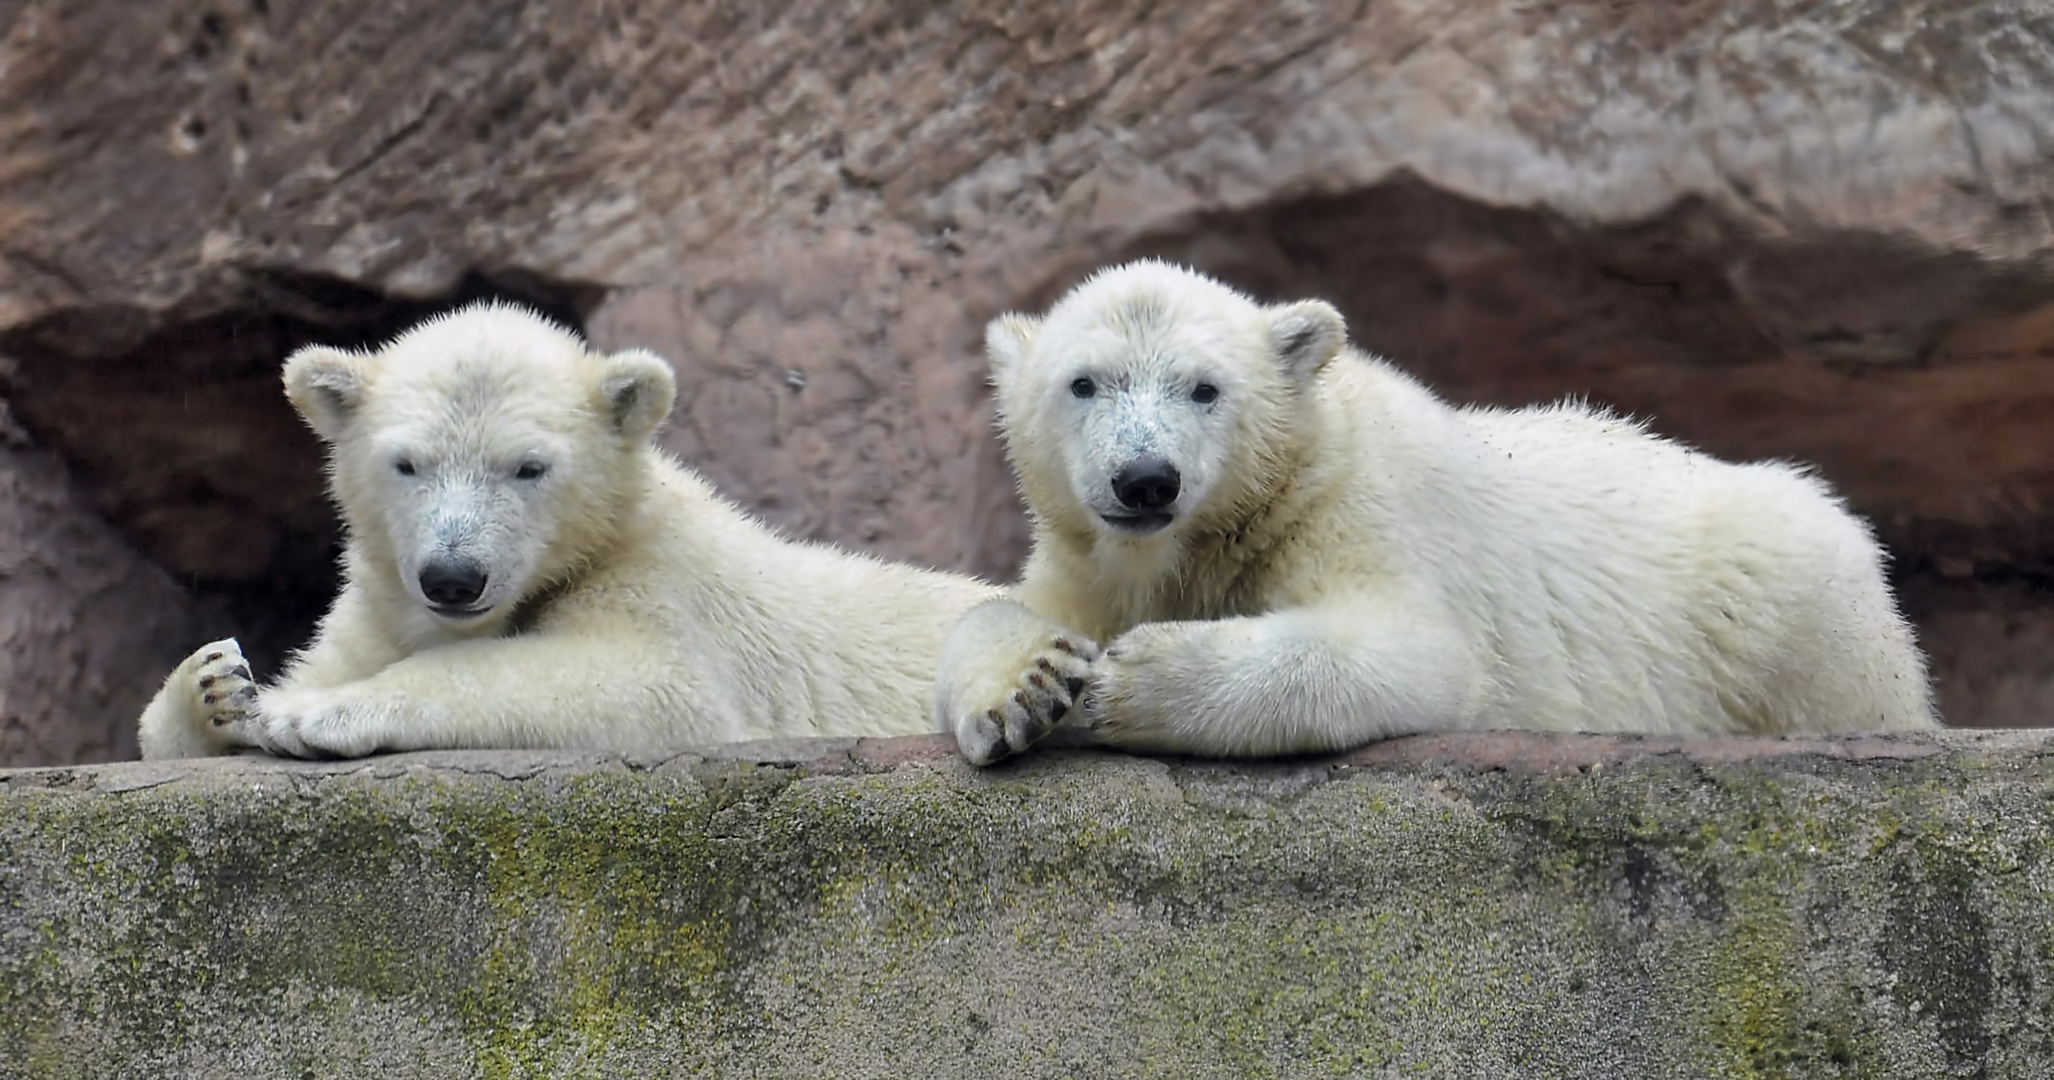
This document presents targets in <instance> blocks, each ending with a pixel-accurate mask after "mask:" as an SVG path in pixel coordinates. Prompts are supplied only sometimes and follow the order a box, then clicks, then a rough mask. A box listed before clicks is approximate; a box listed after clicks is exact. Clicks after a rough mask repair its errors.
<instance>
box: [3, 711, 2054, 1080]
mask: <svg viewBox="0 0 2054 1080" xmlns="http://www.w3.org/2000/svg"><path fill="white" fill-rule="evenodd" d="M695 1073H702V1074H706V1075H737V1076H739V1075H747V1076H766V1077H823V1076H852V1077H853V1076H864V1077H926V1076H993V1077H999V1076H1003V1077H1043V1076H1047V1077H1059V1076H1060V1077H1095V1076H1165V1077H1179V1078H1184V1077H1194V1078H1195V1077H1228V1076H1235V1077H1238V1076H1287V1075H1288V1076H1312V1075H1338V1076H1349V1075H1354V1076H1384V1075H1391V1076H1398V1075H1403V1076H1447V1077H1481V1076H1489V1077H1512V1076H1521V1077H1524V1076H1591V1077H1620V1078H1625V1077H1635V1078H1638V1077H1712V1076H1786V1075H1787V1076H1807V1077H1811V1076H1847V1077H1857V1076H1859V1077H1907V1078H1910V1077H1917V1078H1922V1080H1923V1078H1929V1077H1937V1076H1982V1077H2045V1076H2048V1075H2054V734H2050V733H2047V732H2018V733H2003V734H1996V733H1989V734H1976V733H1964V732H1955V733H1947V734H1944V735H1940V736H1936V737H1933V738H1926V739H1876V738H1868V739H1851V740H1832V741H1807V742H1780V741H1770V740H1730V741H1709V742H1695V743H1693V742H1684V741H1677V740H1659V741H1658V740H1633V739H1615V738H1596V737H1550V736H1539V735H1515V734H1491V735H1476V736H1459V737H1458V736H1445V737H1429V738H1416V739H1405V740H1399V741H1395V742H1391V743H1387V744H1383V745H1379V746H1374V747H1370V748H1368V749H1366V750H1363V751H1361V752H1358V753H1355V754H1352V755H1347V756H1343V757H1338V758H1333V759H1320V760H1313V761H1295V762H1288V763H1277V764H1262V765H1226V764H1219V763H1210V762H1195V761H1170V760H1151V759H1144V758H1133V757H1122V756H1117V755H1110V754H1099V753H1090V752H1081V751H1076V752H1059V753H1051V754H1048V755H1045V756H1042V757H1039V758H1033V759H1030V760H1028V761H1026V762H1023V763H1020V764H1016V765H1010V766H1007V767H1003V768H999V769H994V770H989V771H985V772H977V771H973V770H971V769H968V768H966V767H964V766H963V765H961V764H960V763H958V762H957V761H956V760H955V759H954V757H953V754H952V748H951V746H950V744H949V743H948V742H947V740H945V739H899V740H889V741H882V742H860V743H859V742H852V741H846V740H844V741H821V742H806V743H791V744H753V745H750V746H744V747H728V748H722V749H720V750H717V751H712V752H709V753H704V754H692V755H680V756H678V757H674V758H669V759H663V760H650V761H624V760H620V759H611V758H609V759H597V758H589V757H579V756H575V755H562V754H526V753H523V754H510V753H471V754H453V753H442V754H411V755H401V756H395V757H388V758H378V759H373V760H370V761H363V762H348V763H332V764H301V763H289V762H277V761H270V760H264V759H254V758H245V759H225V760H217V761H206V762H190V763H178V764H175V765H168V766H167V765H150V764H140V763H130V764H120V765H108V766H97V767H88V768H64V769H26V770H14V771H4V772H0V1075H5V1076H29V1077H101V1076H105V1077H131V1076H163V1077H181V1076H192V1077H245V1076H289V1077H301V1076H398V1077H409V1076H486V1077H498V1076H530V1075H533V1076H540V1075H553V1076H582V1075H590V1076H643V1075H670V1074H678V1075H691V1074H695Z"/></svg>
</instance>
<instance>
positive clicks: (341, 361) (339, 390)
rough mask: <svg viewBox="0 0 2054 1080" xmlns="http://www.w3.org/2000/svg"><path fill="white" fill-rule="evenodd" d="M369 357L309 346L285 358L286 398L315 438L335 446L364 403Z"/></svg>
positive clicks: (319, 346)
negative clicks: (343, 429) (350, 418)
mask: <svg viewBox="0 0 2054 1080" xmlns="http://www.w3.org/2000/svg"><path fill="white" fill-rule="evenodd" d="M369 359H370V358H369V357H365V356H359V355H357V354H356V353H352V352H345V351H343V350H341V349H333V348H329V347H328V346H326V345H308V346H306V347H304V348H301V349H298V350H296V351H295V352H294V353H293V354H292V355H291V356H288V357H286V358H285V396H286V398H287V400H289V401H291V402H292V407H293V408H295V409H298V410H299V411H300V416H301V417H302V418H303V419H305V420H306V422H307V426H308V427H310V428H313V429H314V434H316V435H319V436H321V437H322V438H323V439H326V440H328V441H329V442H334V441H335V440H336V438H337V437H338V436H340V435H341V434H342V428H343V425H344V424H346V423H348V422H349V417H350V414H351V413H353V412H355V411H356V409H357V406H358V405H360V404H362V403H363V400H364V383H365V374H366V372H365V363H366V361H367V360H369Z"/></svg>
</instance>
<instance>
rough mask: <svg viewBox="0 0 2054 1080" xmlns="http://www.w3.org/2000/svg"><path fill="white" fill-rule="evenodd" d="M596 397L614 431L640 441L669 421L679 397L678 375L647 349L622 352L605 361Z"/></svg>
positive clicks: (624, 436) (667, 363)
mask: <svg viewBox="0 0 2054 1080" xmlns="http://www.w3.org/2000/svg"><path fill="white" fill-rule="evenodd" d="M599 396H600V398H601V399H602V400H603V401H604V402H605V406H606V409H607V410H608V412H607V415H608V416H610V417H611V418H612V420H613V429H614V430H615V431H617V432H619V433H620V436H621V437H622V438H624V439H630V440H633V441H635V442H642V441H644V440H646V439H648V438H649V437H650V436H651V435H654V434H656V429H657V428H659V427H662V426H663V422H664V421H665V420H666V419H669V417H670V407H671V404H672V403H673V402H675V401H676V400H677V396H678V381H677V376H676V375H674V374H672V373H671V370H670V362H669V361H667V360H665V359H664V358H663V357H661V356H658V355H656V354H655V353H653V352H650V351H649V350H647V349H623V350H621V351H620V352H617V353H614V354H613V355H612V356H609V357H607V358H606V374H605V375H603V376H601V377H600V380H599Z"/></svg>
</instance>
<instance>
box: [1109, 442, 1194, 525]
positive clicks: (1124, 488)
mask: <svg viewBox="0 0 2054 1080" xmlns="http://www.w3.org/2000/svg"><path fill="white" fill-rule="evenodd" d="M1181 482H1182V478H1181V477H1180V476H1178V475H1177V467H1176V466H1175V465H1172V464H1170V463H1169V462H1168V461H1166V460H1164V459H1163V458H1159V457H1153V456H1150V457H1144V458H1140V459H1138V460H1136V461H1133V462H1131V463H1129V464H1128V465H1127V467H1126V468H1123V469H1121V470H1120V471H1119V472H1118V473H1117V474H1116V475H1114V477H1113V496H1114V497H1115V498H1117V499H1119V500H1120V505H1121V506H1124V507H1126V508H1127V509H1129V510H1140V511H1143V512H1146V513H1156V512H1160V511H1161V510H1163V509H1165V508H1167V507H1168V506H1169V505H1170V504H1171V503H1173V502H1176V501H1177V492H1178V491H1180V490H1182V488H1181Z"/></svg>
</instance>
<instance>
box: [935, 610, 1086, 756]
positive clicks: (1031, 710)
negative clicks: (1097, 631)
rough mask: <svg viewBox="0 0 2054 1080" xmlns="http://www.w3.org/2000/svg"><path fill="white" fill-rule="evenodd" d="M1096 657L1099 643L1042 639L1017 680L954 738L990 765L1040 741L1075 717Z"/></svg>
mask: <svg viewBox="0 0 2054 1080" xmlns="http://www.w3.org/2000/svg"><path fill="white" fill-rule="evenodd" d="M1098 658H1099V648H1098V644H1097V643H1096V642H1094V641H1092V640H1091V639H1089V638H1086V637H1082V636H1080V635H1076V634H1054V635H1051V636H1049V637H1048V638H1046V639H1044V640H1043V641H1042V642H1041V643H1040V647H1039V648H1037V649H1035V650H1033V651H1032V652H1031V653H1030V654H1029V655H1028V656H1027V657H1026V658H1025V662H1024V663H1022V664H1021V665H1020V666H1019V667H1018V668H1017V669H1015V670H1017V671H1018V676H1017V678H1016V679H1015V680H1014V681H1013V683H1012V684H1011V685H1010V686H1006V687H1004V688H1003V690H1002V696H1000V697H999V698H998V700H996V701H992V702H991V703H990V704H988V705H986V706H985V708H984V709H982V710H981V711H977V712H970V713H968V714H967V715H966V716H965V717H964V718H963V719H964V720H965V721H966V723H964V724H960V725H959V727H958V731H957V733H956V742H957V745H958V747H960V748H961V750H962V752H963V755H964V756H965V757H967V758H969V759H970V760H971V761H973V762H975V763H977V764H979V765H988V764H991V763H992V762H994V761H997V760H999V759H1000V758H1003V757H1006V756H1007V755H1009V754H1018V753H1021V752H1023V751H1025V750H1026V749H1027V748H1028V747H1031V746H1033V745H1034V744H1035V743H1037V742H1040V741H1041V740H1042V739H1043V738H1045V737H1046V736H1047V735H1048V733H1049V732H1051V731H1054V730H1055V729H1056V726H1057V725H1058V724H1060V723H1062V721H1063V718H1064V717H1066V716H1069V715H1071V713H1072V711H1073V709H1074V708H1075V707H1076V704H1077V700H1078V698H1079V697H1080V696H1081V695H1082V694H1083V693H1084V689H1085V687H1086V686H1088V685H1090V682H1091V669H1092V665H1093V664H1095V663H1097V661H1098ZM965 728H967V729H968V730H964V729H965Z"/></svg>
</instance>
